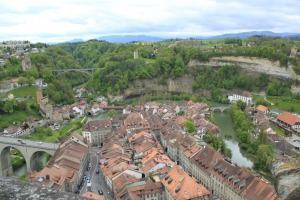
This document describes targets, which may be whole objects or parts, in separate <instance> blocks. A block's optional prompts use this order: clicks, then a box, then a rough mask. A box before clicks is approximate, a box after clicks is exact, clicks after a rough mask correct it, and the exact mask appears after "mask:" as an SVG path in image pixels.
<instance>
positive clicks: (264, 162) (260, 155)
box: [254, 145, 275, 171]
mask: <svg viewBox="0 0 300 200" xmlns="http://www.w3.org/2000/svg"><path fill="white" fill-rule="evenodd" d="M274 157H275V155H274V150H273V147H272V146H271V145H260V146H259V148H258V151H257V153H256V159H255V162H254V166H255V167H256V168H259V169H263V170H266V171H268V170H269V165H270V162H271V160H272V158H274Z"/></svg>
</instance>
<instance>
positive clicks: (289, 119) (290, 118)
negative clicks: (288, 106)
mask: <svg viewBox="0 0 300 200" xmlns="http://www.w3.org/2000/svg"><path fill="white" fill-rule="evenodd" d="M277 119H278V120H280V121H283V122H285V123H287V124H289V125H291V126H292V125H294V124H296V123H300V118H299V117H297V116H296V115H293V114H291V113H289V112H283V113H281V114H280V115H278V117H277Z"/></svg>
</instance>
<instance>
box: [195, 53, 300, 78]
mask: <svg viewBox="0 0 300 200" xmlns="http://www.w3.org/2000/svg"><path fill="white" fill-rule="evenodd" d="M195 65H200V66H223V65H236V66H239V67H241V68H242V69H243V70H246V71H250V72H255V73H260V72H263V73H266V74H269V75H270V76H273V77H277V78H279V79H287V78H292V79H300V76H299V75H297V74H296V73H295V72H294V71H293V69H292V65H289V66H288V67H287V68H285V67H280V64H279V61H275V62H273V61H270V60H268V59H265V58H256V57H242V56H238V57H234V56H223V57H214V58H211V59H210V61H209V62H199V61H196V60H193V61H191V62H190V63H189V66H195Z"/></svg>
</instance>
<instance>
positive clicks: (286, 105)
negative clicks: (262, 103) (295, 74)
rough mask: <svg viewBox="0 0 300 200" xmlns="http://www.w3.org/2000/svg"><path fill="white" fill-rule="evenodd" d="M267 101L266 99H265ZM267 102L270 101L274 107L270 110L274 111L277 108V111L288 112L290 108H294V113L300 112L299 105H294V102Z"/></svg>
mask: <svg viewBox="0 0 300 200" xmlns="http://www.w3.org/2000/svg"><path fill="white" fill-rule="evenodd" d="M267 99H268V97H267ZM268 100H269V101H271V102H272V103H273V104H274V105H273V106H271V107H270V109H274V108H277V109H279V110H286V111H290V110H291V108H292V107H293V108H294V112H296V113H298V112H300V104H299V103H295V102H288V101H282V100H279V99H277V100H273V99H268Z"/></svg>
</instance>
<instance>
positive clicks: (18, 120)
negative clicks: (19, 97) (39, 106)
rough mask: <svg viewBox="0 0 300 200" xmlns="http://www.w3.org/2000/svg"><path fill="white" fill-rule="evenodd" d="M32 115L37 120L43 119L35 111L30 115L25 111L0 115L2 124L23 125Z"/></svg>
mask: <svg viewBox="0 0 300 200" xmlns="http://www.w3.org/2000/svg"><path fill="white" fill-rule="evenodd" d="M32 115H33V116H35V117H37V118H41V116H40V115H39V114H37V113H36V112H34V110H32V113H29V114H28V113H26V111H24V110H14V112H13V113H11V114H9V113H4V114H2V115H0V123H3V122H7V123H9V124H12V123H13V122H14V124H22V123H23V121H24V120H25V119H26V118H27V117H30V116H32Z"/></svg>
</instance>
